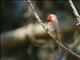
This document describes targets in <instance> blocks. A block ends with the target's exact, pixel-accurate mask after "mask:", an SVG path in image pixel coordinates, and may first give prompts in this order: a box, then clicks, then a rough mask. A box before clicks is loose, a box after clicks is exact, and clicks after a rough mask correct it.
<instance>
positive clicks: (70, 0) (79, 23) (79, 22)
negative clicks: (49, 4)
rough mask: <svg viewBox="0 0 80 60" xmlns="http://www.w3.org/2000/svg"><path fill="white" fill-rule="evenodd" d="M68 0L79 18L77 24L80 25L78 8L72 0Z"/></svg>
mask: <svg viewBox="0 0 80 60" xmlns="http://www.w3.org/2000/svg"><path fill="white" fill-rule="evenodd" d="M68 1H69V4H70V6H71V8H72V9H73V13H74V15H75V16H76V19H77V21H78V23H77V25H80V15H79V13H78V11H77V9H76V8H75V6H74V4H73V2H72V0H68Z"/></svg>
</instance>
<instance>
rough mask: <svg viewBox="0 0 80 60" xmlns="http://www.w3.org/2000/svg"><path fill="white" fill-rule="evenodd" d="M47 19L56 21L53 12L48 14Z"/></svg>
mask: <svg viewBox="0 0 80 60" xmlns="http://www.w3.org/2000/svg"><path fill="white" fill-rule="evenodd" d="M47 19H48V22H57V16H56V15H54V14H49V16H48V18H47Z"/></svg>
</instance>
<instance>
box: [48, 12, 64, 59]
mask: <svg viewBox="0 0 80 60" xmlns="http://www.w3.org/2000/svg"><path fill="white" fill-rule="evenodd" d="M47 19H48V26H47V27H48V29H49V32H50V33H51V34H52V35H53V36H54V40H55V41H56V40H57V41H59V42H61V33H60V32H61V31H60V27H59V22H58V19H57V16H56V15H54V14H50V15H49V16H48V18H47ZM58 47H59V50H58V53H57V56H56V58H55V59H56V60H62V57H63V51H62V49H61V48H60V46H58Z"/></svg>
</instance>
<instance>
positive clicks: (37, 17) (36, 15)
mask: <svg viewBox="0 0 80 60" xmlns="http://www.w3.org/2000/svg"><path fill="white" fill-rule="evenodd" d="M28 2H29V5H30V7H31V9H32V11H33V13H34V15H35V17H36V19H37V20H38V22H39V23H40V24H41V25H42V26H43V28H44V29H45V30H46V31H47V33H48V34H49V35H50V36H51V37H52V38H53V39H54V36H53V35H52V34H51V33H50V32H49V29H48V28H47V27H46V26H45V25H44V24H43V22H42V20H41V19H40V18H39V16H38V14H37V13H36V12H35V10H34V8H33V6H32V4H31V2H30V0H28ZM55 42H56V43H57V45H58V46H60V47H61V48H62V49H64V50H65V51H68V52H69V53H71V54H73V55H74V56H76V57H78V58H80V55H78V54H76V53H75V52H73V51H72V50H71V49H69V48H66V47H65V46H64V45H63V44H62V43H61V42H59V41H58V40H55Z"/></svg>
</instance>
